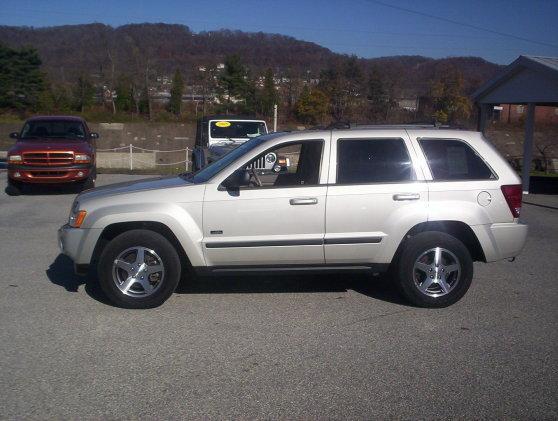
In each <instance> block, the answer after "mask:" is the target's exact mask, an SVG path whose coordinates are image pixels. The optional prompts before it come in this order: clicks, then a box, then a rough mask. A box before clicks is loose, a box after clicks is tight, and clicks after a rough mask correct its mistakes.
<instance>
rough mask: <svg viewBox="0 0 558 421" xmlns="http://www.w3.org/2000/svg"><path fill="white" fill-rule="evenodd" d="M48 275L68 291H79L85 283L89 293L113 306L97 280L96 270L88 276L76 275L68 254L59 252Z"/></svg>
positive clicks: (52, 280)
mask: <svg viewBox="0 0 558 421" xmlns="http://www.w3.org/2000/svg"><path fill="white" fill-rule="evenodd" d="M46 275H47V277H48V279H49V280H50V282H52V283H53V284H55V285H59V286H61V287H63V288H64V289H66V291H68V292H78V290H79V287H80V286H82V285H84V286H85V292H86V293H87V295H89V296H90V297H91V298H93V299H95V300H97V301H100V302H102V303H103V304H107V305H111V306H112V304H111V303H110V302H109V301H108V299H107V298H106V297H105V295H104V293H103V291H102V290H101V287H100V286H99V283H98V282H97V280H96V273H95V271H89V273H88V274H87V276H79V275H76V274H75V273H74V264H73V262H72V260H71V259H70V258H69V257H68V256H65V255H63V254H59V255H58V256H57V257H56V259H54V262H52V263H51V264H50V266H49V267H48V269H47V270H46Z"/></svg>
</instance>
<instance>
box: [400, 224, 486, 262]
mask: <svg viewBox="0 0 558 421" xmlns="http://www.w3.org/2000/svg"><path fill="white" fill-rule="evenodd" d="M427 231H434V232H443V233H446V234H449V235H451V236H453V237H455V238H457V239H458V240H459V241H461V242H462V243H463V244H464V245H465V247H467V250H469V253H470V254H471V258H472V259H473V261H475V262H486V256H485V253H484V250H483V248H482V246H481V243H480V241H479V239H478V238H477V236H476V234H475V233H474V231H473V229H472V228H471V227H470V226H469V225H468V224H466V223H465V222H462V221H453V220H440V221H428V222H422V223H420V224H416V225H415V226H413V227H412V228H411V229H410V230H409V231H408V232H407V233H406V234H405V235H404V237H403V239H402V240H401V242H400V243H399V246H398V248H397V250H396V252H395V256H394V258H393V261H396V260H397V258H398V257H399V256H400V254H401V251H402V250H403V247H404V245H405V241H406V240H407V239H409V238H411V237H413V236H415V235H417V234H420V233H422V232H427Z"/></svg>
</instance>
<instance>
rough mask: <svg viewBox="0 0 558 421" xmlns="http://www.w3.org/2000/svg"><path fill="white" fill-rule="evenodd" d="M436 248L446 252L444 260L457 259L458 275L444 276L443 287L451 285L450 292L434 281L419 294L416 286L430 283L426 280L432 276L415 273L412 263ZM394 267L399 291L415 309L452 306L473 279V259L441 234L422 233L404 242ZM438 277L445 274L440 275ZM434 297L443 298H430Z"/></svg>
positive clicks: (459, 242)
mask: <svg viewBox="0 0 558 421" xmlns="http://www.w3.org/2000/svg"><path fill="white" fill-rule="evenodd" d="M437 247H440V248H442V249H445V250H446V251H448V252H449V253H446V252H444V253H446V254H445V256H446V257H447V258H448V259H452V256H451V254H453V257H456V258H457V259H458V263H459V266H460V268H459V272H458V273H453V274H452V275H449V276H448V284H446V285H449V282H451V281H453V282H455V284H452V285H453V286H452V288H451V289H449V288H448V289H449V292H444V291H443V289H442V287H441V286H439V284H438V283H437V281H436V280H435V281H433V283H432V284H431V287H429V288H430V289H428V288H426V289H427V291H426V292H423V290H421V289H420V288H419V285H420V286H421V287H422V286H424V285H425V284H424V283H422V282H420V281H421V279H424V281H423V282H425V281H428V282H432V281H429V280H428V279H426V278H436V275H435V274H433V275H429V274H427V273H426V272H423V271H421V270H416V269H415V262H417V259H419V258H420V257H421V255H424V253H426V252H427V251H429V250H432V249H436V248H437ZM425 259H428V255H426V256H425ZM432 264H434V263H432ZM396 265H397V266H396V267H395V268H394V269H395V270H394V272H395V275H396V280H397V286H398V287H399V290H400V291H401V293H402V294H403V296H405V298H407V300H409V301H410V302H411V303H412V304H414V305H416V306H419V307H428V308H440V307H447V306H450V305H452V304H454V303H456V302H457V301H459V300H460V299H461V298H462V297H463V296H464V295H465V293H466V292H467V290H468V289H469V287H470V286H471V281H472V279H473V260H472V258H471V254H470V253H469V250H468V249H467V247H465V245H464V244H463V243H462V242H461V241H459V240H458V239H457V238H455V237H453V236H451V235H448V234H446V233H443V232H436V231H428V232H423V233H420V234H417V235H415V236H413V237H411V238H409V239H408V240H406V242H405V244H404V246H403V251H402V253H401V255H400V257H399V259H398V260H397V262H396ZM434 266H435V265H434ZM441 267H442V266H441ZM448 267H449V266H448ZM440 270H441V269H440ZM430 273H435V272H430ZM448 273H449V272H448ZM425 275H426V276H425ZM439 276H445V275H444V274H442V273H441V272H440V275H439ZM450 278H451V279H450ZM443 279H446V278H443ZM456 280H457V281H456ZM437 289H438V290H437ZM435 294H444V295H440V296H433V295H435Z"/></svg>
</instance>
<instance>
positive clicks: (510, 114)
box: [492, 104, 558, 124]
mask: <svg viewBox="0 0 558 421" xmlns="http://www.w3.org/2000/svg"><path fill="white" fill-rule="evenodd" d="M526 113H527V107H526V106H525V105H522V104H517V105H512V104H500V105H499V106H494V108H493V111H492V121H499V122H502V123H518V122H522V121H524V120H525V115H526ZM535 122H536V123H541V124H556V123H558V107H549V106H546V107H545V106H542V105H541V106H538V107H537V108H536V109H535Z"/></svg>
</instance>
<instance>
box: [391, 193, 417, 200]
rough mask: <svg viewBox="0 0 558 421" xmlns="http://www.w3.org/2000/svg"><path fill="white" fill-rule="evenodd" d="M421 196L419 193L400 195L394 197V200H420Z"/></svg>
mask: <svg viewBox="0 0 558 421" xmlns="http://www.w3.org/2000/svg"><path fill="white" fill-rule="evenodd" d="M418 199H420V194H418V193H399V194H394V195H393V200H418Z"/></svg>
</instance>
